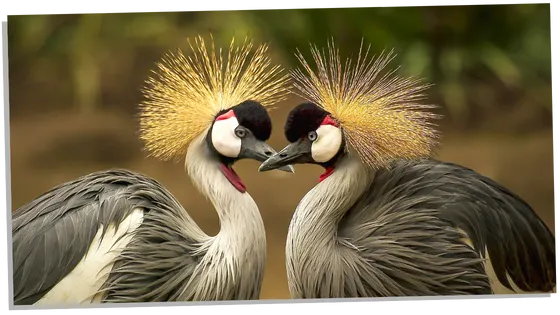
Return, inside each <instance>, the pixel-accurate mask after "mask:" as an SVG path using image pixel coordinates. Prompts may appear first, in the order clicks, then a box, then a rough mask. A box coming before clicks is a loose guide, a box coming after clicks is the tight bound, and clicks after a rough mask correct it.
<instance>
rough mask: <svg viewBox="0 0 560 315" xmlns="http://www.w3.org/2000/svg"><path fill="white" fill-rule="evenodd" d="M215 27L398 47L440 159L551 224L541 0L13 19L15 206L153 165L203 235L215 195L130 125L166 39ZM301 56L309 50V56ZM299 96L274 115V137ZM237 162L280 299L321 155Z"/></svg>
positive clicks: (212, 216)
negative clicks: (427, 109) (521, 201)
mask: <svg viewBox="0 0 560 315" xmlns="http://www.w3.org/2000/svg"><path fill="white" fill-rule="evenodd" d="M209 33H212V34H213V36H214V38H215V39H216V41H218V42H219V43H222V44H225V45H227V44H228V43H229V41H230V40H231V37H232V36H236V37H239V38H240V39H242V38H244V37H245V36H247V35H248V36H250V37H252V38H253V39H254V40H255V41H256V42H267V43H269V44H270V47H271V49H270V50H271V55H272V58H273V60H274V62H276V63H280V64H282V65H284V66H285V67H286V68H290V67H293V66H297V63H296V59H295V58H294V52H295V50H296V48H299V49H300V50H302V51H303V52H304V54H306V53H308V51H309V50H308V47H309V46H308V45H309V42H313V43H316V44H318V45H325V44H326V41H327V40H328V39H329V38H331V37H334V39H335V41H336V42H337V43H338V45H339V46H340V47H341V54H342V55H343V56H344V55H349V54H351V53H354V54H356V52H357V50H358V48H359V45H360V41H361V39H362V38H363V39H364V41H365V42H366V43H369V44H371V45H372V49H373V50H374V52H380V51H381V50H383V49H391V48H394V49H395V51H396V52H397V53H398V56H397V58H396V59H395V61H394V63H393V66H397V65H401V66H402V67H401V69H400V71H401V72H402V73H404V74H407V75H418V76H422V77H425V78H426V79H427V80H428V81H429V82H431V83H434V86H433V87H432V88H431V89H430V90H429V101H430V102H432V103H435V104H438V105H440V109H439V110H438V112H439V113H440V114H443V115H445V118H444V119H443V120H441V121H440V130H441V131H442V133H443V135H444V137H443V138H442V143H441V148H440V149H439V151H438V157H439V158H440V159H442V160H446V161H451V162H456V163H460V164H463V165H465V166H468V167H471V168H473V169H475V170H476V171H478V172H480V173H482V174H484V175H486V176H489V177H491V178H493V179H495V180H497V181H498V182H500V183H502V184H504V185H505V186H507V187H509V188H510V189H511V190H513V191H514V192H516V193H517V194H519V195H520V196H522V197H523V198H525V199H526V200H527V201H528V202H529V203H530V204H531V205H532V206H533V207H534V209H535V211H536V212H537V213H538V214H539V215H540V216H541V217H542V218H543V219H544V220H545V222H546V223H547V224H548V226H549V227H550V228H552V229H554V203H553V202H554V201H553V158H552V152H553V150H552V92H551V46H550V45H551V42H550V7H549V5H548V4H544V5H540V4H524V5H485V6H448V7H400V8H353V9H307V10H271V11H223V12H182V13H141V14H140V13H138V14H95V15H35V16H9V17H8V44H9V51H8V53H9V87H10V90H9V93H10V99H9V100H10V128H11V129H10V146H11V148H10V149H11V178H12V210H15V209H17V208H18V207H20V206H22V205H23V204H25V203H27V202H29V201H31V200H32V199H33V198H35V197H37V196H38V195H39V194H41V193H42V192H44V191H46V190H48V189H50V188H51V187H53V186H55V185H58V184H60V183H62V182H65V181H68V180H71V179H74V178H76V177H78V176H81V175H85V174H87V173H90V172H93V171H98V170H103V169H108V168H115V167H119V168H127V169H131V170H134V171H139V172H142V173H144V174H147V175H149V176H152V177H154V178H155V179H157V180H158V181H160V182H161V183H163V185H165V186H166V187H167V188H168V189H169V190H170V191H171V192H172V193H173V194H175V196H177V198H178V199H179V201H181V202H182V204H183V205H184V207H185V208H186V209H187V210H188V211H189V213H190V214H191V215H192V216H193V217H194V219H195V220H196V221H197V222H198V223H199V225H200V226H201V227H202V228H203V229H204V230H205V231H207V233H209V234H215V233H217V231H218V230H219V224H218V217H217V214H216V213H215V211H214V209H213V207H212V205H211V204H210V203H209V202H207V201H206V200H205V199H204V197H203V196H201V195H200V194H199V193H198V192H197V191H195V190H194V188H193V186H192V185H191V183H190V181H189V179H188V177H187V175H186V173H185V172H184V170H183V166H182V163H170V162H160V161H157V160H154V159H150V158H146V154H145V152H143V151H142V147H141V142H140V141H139V140H138V139H137V137H136V127H137V125H136V118H135V115H136V110H137V108H136V106H137V104H138V103H139V101H140V100H141V93H140V88H141V87H142V85H143V82H144V80H145V79H146V78H147V76H148V75H149V73H150V71H151V70H152V69H154V63H155V62H156V61H157V60H158V59H159V58H160V57H161V56H162V55H163V54H164V53H166V52H167V51H169V50H172V49H173V50H174V49H176V48H178V47H180V48H186V47H187V42H186V38H187V37H192V36H195V35H198V34H201V35H204V36H206V35H207V34H209ZM307 55H308V54H307ZM298 101H300V100H299V99H298V98H297V97H292V98H291V99H289V100H287V101H286V102H284V103H282V104H280V106H279V108H278V109H277V110H276V111H274V112H273V113H272V119H273V123H274V127H275V128H274V130H273V136H272V139H271V141H270V143H271V145H272V146H273V147H275V148H277V149H280V148H282V147H283V146H284V145H285V144H286V140H285V139H284V137H283V134H282V131H281V130H282V126H283V123H284V120H285V117H286V115H287V113H288V111H289V110H290V109H291V108H292V107H293V106H295V105H296V104H297V103H298ZM257 167H258V163H257V162H255V161H242V162H240V163H239V164H237V166H236V170H237V172H238V173H239V175H240V176H241V177H242V178H244V181H245V183H246V185H247V187H248V190H249V192H250V193H251V195H252V196H253V198H254V199H255V201H256V202H257V204H258V205H259V207H260V209H261V212H262V215H263V219H264V222H265V225H266V229H267V238H268V262H267V269H266V274H265V280H264V287H263V291H262V296H261V298H263V299H284V298H289V293H288V289H287V282H286V276H285V267H284V248H285V240H286V234H287V228H288V224H289V222H290V218H291V216H292V213H293V210H294V209H295V207H296V205H297V203H298V201H299V200H300V199H301V198H302V197H303V196H304V194H305V193H306V192H307V191H308V190H309V189H311V188H312V187H313V186H314V185H315V184H316V183H317V179H318V176H319V175H320V173H321V172H322V170H321V169H320V168H319V167H315V166H309V165H304V166H299V167H297V172H296V174H294V175H289V174H284V173H280V172H267V173H257Z"/></svg>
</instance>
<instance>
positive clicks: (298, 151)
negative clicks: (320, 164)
mask: <svg viewBox="0 0 560 315" xmlns="http://www.w3.org/2000/svg"><path fill="white" fill-rule="evenodd" d="M307 146H308V144H306V143H305V142H301V141H299V142H295V143H290V144H288V145H287V146H286V147H285V148H284V149H282V151H280V152H278V153H276V154H275V155H273V156H271V157H270V158H268V159H267V160H266V161H264V162H263V163H262V164H261V166H260V167H259V172H266V171H270V170H274V169H278V170H280V169H282V168H284V167H286V166H290V163H301V162H306V161H307V155H309V148H307Z"/></svg>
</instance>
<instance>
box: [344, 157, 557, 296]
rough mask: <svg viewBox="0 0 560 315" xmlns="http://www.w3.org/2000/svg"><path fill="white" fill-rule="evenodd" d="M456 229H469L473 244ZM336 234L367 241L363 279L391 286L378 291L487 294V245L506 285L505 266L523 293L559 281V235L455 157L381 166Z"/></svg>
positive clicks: (357, 243) (544, 288) (364, 243)
mask: <svg viewBox="0 0 560 315" xmlns="http://www.w3.org/2000/svg"><path fill="white" fill-rule="evenodd" d="M456 228H460V229H462V230H464V231H465V232H466V233H467V234H468V237H469V238H470V239H471V240H472V242H473V244H474V247H475V249H474V250H472V249H471V248H470V247H468V246H466V245H465V244H464V243H463V242H462V241H461V239H462V238H463V235H462V234H461V233H460V232H459V231H458V230H457V229H456ZM339 236H340V237H341V238H342V239H347V240H348V241H349V242H351V243H352V244H354V245H355V246H358V247H362V251H363V255H362V257H365V258H362V259H365V260H366V261H365V262H364V263H363V264H362V266H363V267H362V268H363V271H362V273H363V274H365V275H366V276H365V277H366V278H376V279H384V281H383V285H382V286H381V287H380V288H386V291H385V292H374V295H386V294H389V295H399V294H403V293H404V294H406V295H418V294H421V295H434V294H487V293H490V286H489V283H488V279H486V275H485V272H484V269H483V266H482V264H481V259H480V257H481V256H482V257H483V256H484V253H485V251H484V249H485V248H486V249H487V250H488V252H489V255H490V260H491V262H492V265H493V268H494V270H495V272H496V275H497V277H498V279H499V280H500V282H501V283H502V284H503V285H504V286H506V287H509V288H511V286H510V285H509V283H508V281H507V278H506V272H507V274H509V275H510V276H511V278H512V280H513V281H514V283H515V284H516V285H517V286H518V287H519V288H520V289H522V290H525V291H542V292H548V291H550V290H552V288H553V287H554V286H555V285H556V271H555V248H554V237H553V236H552V233H551V232H550V230H549V229H548V228H547V227H546V226H545V225H544V223H543V222H542V221H541V220H540V219H539V218H538V216H537V215H536V214H535V213H534V211H533V210H532V209H531V207H530V206H529V205H527V204H526V203H525V202H524V201H522V200H521V199H520V198H519V197H517V196H516V195H514V194H513V193H511V192H510V191H508V190H507V189H505V188H503V187H501V186H500V185H499V184H497V183H495V182H493V181H491V180H490V179H488V178H485V177H483V176H482V175H479V174H477V173H475V172H474V171H472V170H470V169H467V168H464V167H461V166H458V165H454V164H450V163H442V162H439V161H433V160H428V161H423V162H398V163H396V164H395V165H394V166H393V167H392V168H391V169H389V170H384V171H380V172H378V174H377V175H376V178H375V180H374V181H373V182H372V184H371V187H370V188H369V189H368V190H367V193H365V194H364V196H362V198H361V199H360V200H359V201H358V202H357V203H356V204H355V205H354V207H353V208H352V209H351V210H350V211H349V212H348V213H347V215H346V216H345V217H344V218H343V220H342V222H341V223H340V229H339ZM389 240H390V241H389ZM380 253H390V254H388V255H380ZM399 256H401V257H399ZM407 260H408V261H415V262H417V263H416V264H414V266H411V265H409V264H407ZM372 261H374V262H375V263H374V264H373V263H371V262H372ZM422 262H423V263H422ZM431 267H436V269H430V268H431ZM418 268H419V269H420V270H417V269H418ZM368 274H369V275H370V276H367V275H368ZM362 278H363V277H362ZM433 279H437V281H436V282H434V283H431V281H432V280H433ZM356 281H362V282H363V281H367V280H365V279H361V280H356ZM441 284H444V285H443V286H441ZM372 288H379V287H376V286H373V285H372ZM370 290H374V289H370ZM378 291H379V290H378Z"/></svg>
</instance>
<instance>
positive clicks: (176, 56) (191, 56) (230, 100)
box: [140, 36, 289, 161]
mask: <svg viewBox="0 0 560 315" xmlns="http://www.w3.org/2000/svg"><path fill="white" fill-rule="evenodd" d="M189 47H190V51H189V53H183V52H182V51H181V50H178V51H177V52H175V53H168V54H167V55H166V56H165V57H164V58H162V60H161V61H160V62H158V64H157V70H158V71H153V76H151V77H150V78H149V79H148V80H147V82H146V86H145V87H144V89H143V94H144V100H143V102H142V103H141V105H140V138H141V139H142V140H143V142H144V148H145V149H146V150H147V151H148V152H149V154H150V155H151V156H153V157H156V158H159V159H162V160H169V159H174V158H183V157H185V156H186V153H187V151H188V148H189V145H190V143H191V142H192V141H193V140H194V139H196V138H198V137H199V136H204V134H205V132H208V131H209V130H210V132H209V139H210V143H211V144H212V148H213V149H215V150H216V152H219V153H220V154H221V157H223V158H227V159H231V160H232V161H233V160H234V159H240V158H253V159H257V160H259V161H261V160H263V159H264V158H265V156H266V155H265V154H267V152H274V151H273V150H271V148H270V147H269V146H267V145H265V144H264V143H263V142H264V140H266V139H268V137H269V136H270V131H271V124H270V118H269V117H268V113H267V110H266V109H265V107H266V108H272V106H273V105H275V104H276V103H277V102H279V101H281V100H283V99H285V98H286V97H287V95H288V94H289V89H288V87H287V83H288V82H289V76H288V75H283V74H282V69H281V68H280V67H279V66H277V65H272V63H271V60H270V58H269V56H268V53H267V51H268V46H267V45H266V44H262V45H259V46H258V47H256V48H254V47H253V43H252V42H251V41H250V40H248V39H246V40H245V42H242V43H241V44H239V43H238V42H236V41H235V40H232V41H231V43H230V45H229V49H222V48H219V47H215V43H214V41H213V40H212V41H210V45H207V43H206V42H205V41H204V39H203V38H202V37H200V36H199V37H197V38H196V39H195V41H194V43H192V42H191V41H190V40H189Z"/></svg>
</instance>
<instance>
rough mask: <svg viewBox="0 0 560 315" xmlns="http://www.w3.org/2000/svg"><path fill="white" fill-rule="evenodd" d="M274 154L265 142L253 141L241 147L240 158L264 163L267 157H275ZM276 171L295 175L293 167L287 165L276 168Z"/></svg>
mask: <svg viewBox="0 0 560 315" xmlns="http://www.w3.org/2000/svg"><path fill="white" fill-rule="evenodd" d="M276 154H277V153H276V151H275V150H274V149H273V148H272V147H271V146H270V145H268V144H267V143H266V142H264V141H258V140H255V141H251V143H244V144H243V145H242V147H241V153H240V157H243V158H249V159H254V160H257V161H259V162H263V161H266V160H267V159H268V158H269V157H271V156H275V155H276ZM261 166H262V165H261ZM277 169H278V170H280V171H284V172H288V173H295V170H294V167H293V166H291V165H289V164H287V165H283V166H282V167H278V168H277ZM259 171H260V169H259Z"/></svg>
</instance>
